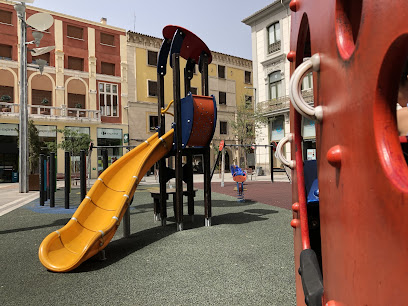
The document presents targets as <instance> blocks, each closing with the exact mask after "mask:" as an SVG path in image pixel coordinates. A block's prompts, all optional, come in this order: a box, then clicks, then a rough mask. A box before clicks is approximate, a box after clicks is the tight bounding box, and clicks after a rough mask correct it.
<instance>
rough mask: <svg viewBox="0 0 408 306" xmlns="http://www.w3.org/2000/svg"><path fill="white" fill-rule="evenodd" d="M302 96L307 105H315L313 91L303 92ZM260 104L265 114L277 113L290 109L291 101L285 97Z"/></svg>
mask: <svg viewBox="0 0 408 306" xmlns="http://www.w3.org/2000/svg"><path fill="white" fill-rule="evenodd" d="M302 96H303V99H305V101H306V102H307V103H309V104H312V105H313V103H314V96H313V89H307V90H303V91H302ZM260 104H261V107H262V109H263V110H264V111H265V112H270V111H277V110H282V109H289V107H290V99H289V96H283V97H280V98H277V99H272V100H268V101H264V102H260Z"/></svg>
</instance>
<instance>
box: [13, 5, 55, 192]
mask: <svg viewBox="0 0 408 306" xmlns="http://www.w3.org/2000/svg"><path fill="white" fill-rule="evenodd" d="M19 2H20V3H17V4H15V5H14V9H15V11H16V12H17V18H18V19H19V20H20V71H19V72H20V82H19V83H20V84H19V85H20V113H19V114H20V116H19V118H20V126H19V180H20V184H19V192H20V193H27V192H28V191H29V190H28V189H29V188H28V168H29V165H28V155H29V151H28V141H29V139H28V108H27V45H28V44H33V43H35V44H36V46H37V47H38V46H39V45H40V41H41V38H42V36H43V33H41V31H44V30H46V29H48V28H49V27H51V25H52V24H53V23H54V19H53V18H52V16H51V15H49V14H44V13H39V14H34V15H33V16H31V17H30V19H31V22H28V21H26V19H25V12H26V6H25V2H28V3H33V2H34V0H20V1H19ZM43 17H45V20H42V19H43ZM27 26H30V27H32V28H35V29H37V31H33V37H34V41H31V42H27Z"/></svg>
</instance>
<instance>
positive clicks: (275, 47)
mask: <svg viewBox="0 0 408 306" xmlns="http://www.w3.org/2000/svg"><path fill="white" fill-rule="evenodd" d="M280 49H281V41H277V42H274V43H273V44H270V45H269V46H268V53H273V52H276V51H279V50H280Z"/></svg>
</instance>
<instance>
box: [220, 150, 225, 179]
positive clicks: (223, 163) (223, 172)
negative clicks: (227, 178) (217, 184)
mask: <svg viewBox="0 0 408 306" xmlns="http://www.w3.org/2000/svg"><path fill="white" fill-rule="evenodd" d="M224 174H225V149H222V159H221V187H224Z"/></svg>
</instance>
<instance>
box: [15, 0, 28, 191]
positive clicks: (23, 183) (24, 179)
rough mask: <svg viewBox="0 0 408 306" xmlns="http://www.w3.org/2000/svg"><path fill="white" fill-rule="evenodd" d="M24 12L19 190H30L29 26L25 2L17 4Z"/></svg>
mask: <svg viewBox="0 0 408 306" xmlns="http://www.w3.org/2000/svg"><path fill="white" fill-rule="evenodd" d="M17 5H20V6H21V7H23V8H24V12H22V13H17V15H18V17H19V19H20V28H21V32H20V127H19V128H20V129H19V177H20V178H19V179H20V185H19V192H20V193H27V192H28V141H29V139H28V111H27V47H26V40H27V28H26V23H25V4H24V3H21V4H17Z"/></svg>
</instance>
